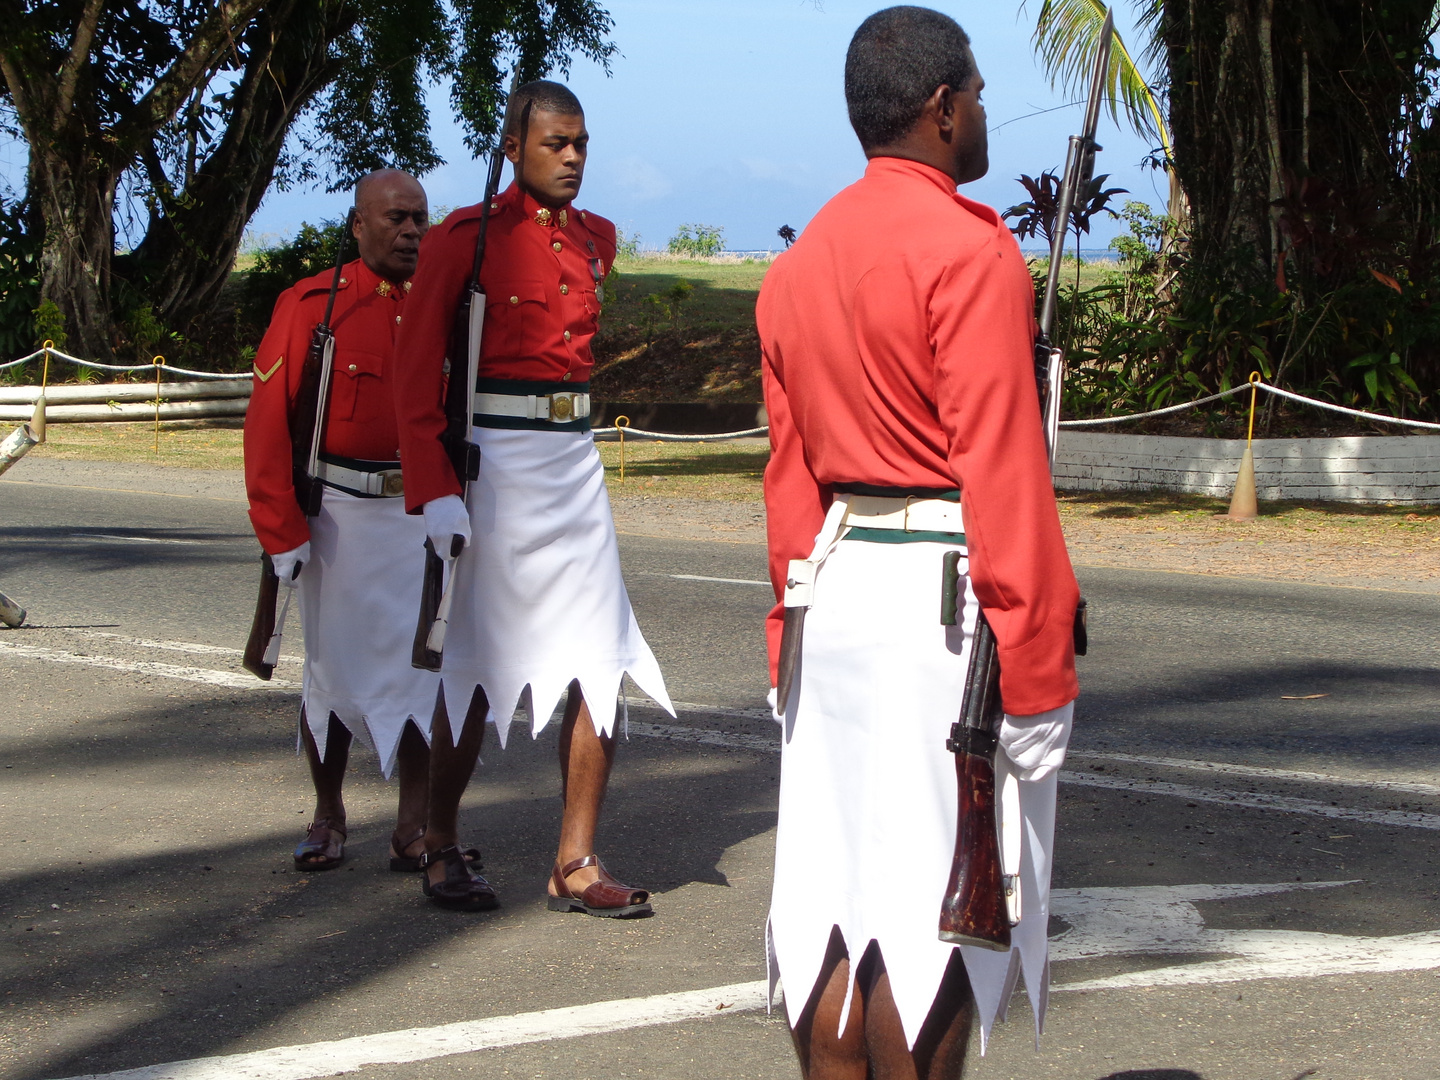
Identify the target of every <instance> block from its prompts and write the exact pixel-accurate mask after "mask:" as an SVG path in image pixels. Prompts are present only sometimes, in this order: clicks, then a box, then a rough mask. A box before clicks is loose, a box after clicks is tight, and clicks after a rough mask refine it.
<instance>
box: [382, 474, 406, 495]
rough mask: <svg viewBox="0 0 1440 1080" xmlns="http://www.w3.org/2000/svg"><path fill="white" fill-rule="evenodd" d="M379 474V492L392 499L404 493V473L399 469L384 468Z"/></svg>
mask: <svg viewBox="0 0 1440 1080" xmlns="http://www.w3.org/2000/svg"><path fill="white" fill-rule="evenodd" d="M379 475H380V494H382V495H385V496H388V497H389V498H392V499H393V498H395V497H396V496H399V495H404V494H405V474H404V473H402V472H401V471H400V470H399V469H386V470H385V471H384V472H382V473H380V474H379Z"/></svg>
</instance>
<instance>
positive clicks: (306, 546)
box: [270, 540, 310, 589]
mask: <svg viewBox="0 0 1440 1080" xmlns="http://www.w3.org/2000/svg"><path fill="white" fill-rule="evenodd" d="M309 561H310V541H309V540H306V541H305V542H304V543H303V544H301V545H300V546H299V547H297V548H295V549H293V550H291V551H282V552H281V553H280V554H279V555H271V556H270V563H271V565H272V566H274V567H275V576H276V577H278V578H279V579H280V584H281V585H284V586H285V587H286V588H287V589H293V588H295V585H296V580H295V579H296V578H298V577H299V576H300V571H301V570H303V569H304V568H305V564H306V563H308V562H309Z"/></svg>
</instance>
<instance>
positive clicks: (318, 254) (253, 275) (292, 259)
mask: <svg viewBox="0 0 1440 1080" xmlns="http://www.w3.org/2000/svg"><path fill="white" fill-rule="evenodd" d="M344 228H345V222H344V221H343V220H342V221H325V222H321V224H319V225H311V224H310V223H309V222H306V223H304V224H303V225H301V226H300V231H299V232H298V233H296V234H295V239H293V240H290V241H287V242H286V243H283V244H277V245H276V246H274V247H267V248H261V249H260V250H258V251H257V252H256V253H255V265H254V266H253V267H251V269H250V271H249V273H248V274H246V277H245V289H244V295H243V299H242V312H241V314H242V317H243V318H244V319H245V321H247V322H249V323H251V324H253V325H255V326H265V325H266V324H267V323H269V321H270V313H271V312H272V311H273V310H274V308H275V301H276V300H277V299H279V297H280V294H281V293H282V292H284V291H285V290H286V289H288V288H290V286H291V285H294V284H295V283H296V282H297V281H300V280H301V279H302V278H307V277H311V276H313V275H315V274H319V273H323V272H324V271H326V270H333V269H334V267H335V253H336V248H337V246H338V244H339V242H340V234H341V232H342V231H343V230H344ZM345 254H346V258H347V259H353V258H355V243H354V241H353V240H352V239H351V238H349V237H346V240H345Z"/></svg>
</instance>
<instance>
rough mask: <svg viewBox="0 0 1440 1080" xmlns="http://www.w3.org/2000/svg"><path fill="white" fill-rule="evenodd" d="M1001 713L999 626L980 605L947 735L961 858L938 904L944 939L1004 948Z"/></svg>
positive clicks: (1006, 931)
mask: <svg viewBox="0 0 1440 1080" xmlns="http://www.w3.org/2000/svg"><path fill="white" fill-rule="evenodd" d="M1003 719H1004V711H1003V708H1002V706H1001V704H1000V663H999V659H998V657H997V654H996V645H995V633H994V631H992V630H991V629H990V624H989V623H988V622H987V621H986V619H985V615H984V613H983V612H982V613H981V614H980V616H979V618H978V619H977V621H976V625H975V640H974V642H973V643H972V645H971V649H970V670H969V674H968V677H967V679H966V682H965V699H964V701H963V703H962V705H961V713H960V720H959V722H958V723H955V724H953V725H952V726H951V728H950V738H949V739H947V740H946V742H945V747H946V749H947V750H951V751H953V752H954V754H955V778H956V781H957V782H958V784H959V806H958V808H957V815H956V824H955V857H954V859H953V860H952V861H951V864H950V880H949V882H948V883H947V884H946V886H945V899H944V901H943V902H942V903H941V905H940V940H942V941H949V942H952V943H954V944H956V945H978V946H980V947H981V948H985V949H996V950H1000V951H1003V950H1005V949H1008V948H1010V915H1009V911H1008V909H1007V907H1006V904H1005V892H1004V889H1005V883H1004V881H1003V880H1002V877H1001V869H1000V831H999V822H998V820H997V818H996V816H995V753H996V748H997V747H998V745H999V738H998V736H999V731H1000V723H1001V721H1002V720H1003Z"/></svg>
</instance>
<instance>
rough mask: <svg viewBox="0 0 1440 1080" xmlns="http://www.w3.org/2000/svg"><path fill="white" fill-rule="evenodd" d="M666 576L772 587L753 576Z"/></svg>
mask: <svg viewBox="0 0 1440 1080" xmlns="http://www.w3.org/2000/svg"><path fill="white" fill-rule="evenodd" d="M666 577H672V578H674V579H675V580H676V581H716V582H719V583H720V584H721V585H763V586H765V588H767V589H768V588H770V582H768V581H755V580H753V579H752V578H738V577H704V576H702V575H700V574H667V575H666Z"/></svg>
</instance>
